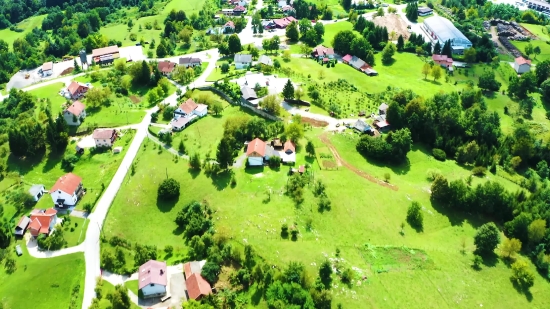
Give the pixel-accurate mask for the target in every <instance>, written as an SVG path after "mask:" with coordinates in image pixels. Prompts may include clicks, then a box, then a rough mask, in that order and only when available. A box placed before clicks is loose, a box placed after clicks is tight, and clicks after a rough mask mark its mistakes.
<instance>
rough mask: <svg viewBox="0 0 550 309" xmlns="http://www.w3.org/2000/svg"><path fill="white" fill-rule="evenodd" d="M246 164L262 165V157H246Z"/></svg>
mask: <svg viewBox="0 0 550 309" xmlns="http://www.w3.org/2000/svg"><path fill="white" fill-rule="evenodd" d="M248 164H249V165H250V166H262V165H264V159H263V158H262V157H248Z"/></svg>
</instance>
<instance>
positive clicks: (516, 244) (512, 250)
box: [500, 238, 521, 258]
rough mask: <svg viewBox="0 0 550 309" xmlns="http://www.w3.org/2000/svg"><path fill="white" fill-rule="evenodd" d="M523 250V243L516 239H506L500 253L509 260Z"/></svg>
mask: <svg viewBox="0 0 550 309" xmlns="http://www.w3.org/2000/svg"><path fill="white" fill-rule="evenodd" d="M520 250H521V241H520V240H519V239H516V238H511V239H509V238H506V239H505V240H504V242H503V243H502V246H501V247H500V251H501V252H502V254H504V255H505V256H506V257H507V258H510V257H512V256H513V255H515V254H516V253H518V252H519V251H520Z"/></svg>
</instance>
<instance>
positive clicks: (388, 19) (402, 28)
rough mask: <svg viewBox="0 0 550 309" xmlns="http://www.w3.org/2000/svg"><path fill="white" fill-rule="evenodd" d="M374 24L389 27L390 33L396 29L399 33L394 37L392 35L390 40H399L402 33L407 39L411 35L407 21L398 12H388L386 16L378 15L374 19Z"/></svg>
mask: <svg viewBox="0 0 550 309" xmlns="http://www.w3.org/2000/svg"><path fill="white" fill-rule="evenodd" d="M373 22H374V24H375V25H377V26H379V27H386V28H388V34H390V33H391V32H392V31H395V33H397V35H396V36H395V37H394V38H391V37H390V40H397V38H398V37H399V35H402V36H403V38H404V39H405V40H407V39H408V38H409V36H410V33H409V31H408V30H407V23H406V22H405V21H404V20H403V18H401V16H400V15H397V14H386V15H384V16H376V17H375V18H374V20H373Z"/></svg>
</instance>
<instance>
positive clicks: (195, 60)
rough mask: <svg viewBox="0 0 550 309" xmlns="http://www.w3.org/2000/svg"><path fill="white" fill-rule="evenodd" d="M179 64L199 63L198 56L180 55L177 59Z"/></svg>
mask: <svg viewBox="0 0 550 309" xmlns="http://www.w3.org/2000/svg"><path fill="white" fill-rule="evenodd" d="M179 63H180V64H188V63H201V59H200V58H193V57H182V58H180V59H179Z"/></svg>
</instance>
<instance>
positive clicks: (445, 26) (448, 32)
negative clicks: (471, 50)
mask: <svg viewBox="0 0 550 309" xmlns="http://www.w3.org/2000/svg"><path fill="white" fill-rule="evenodd" d="M424 25H426V26H427V27H428V28H429V29H431V30H432V31H433V32H435V34H436V35H437V36H438V37H439V39H440V40H441V41H443V42H446V41H448V40H451V42H454V43H455V44H472V42H470V40H468V38H466V36H464V34H463V33H462V32H460V30H458V29H457V28H456V27H455V26H454V25H453V23H451V21H449V20H448V19H446V18H443V17H441V16H432V17H429V18H426V19H424Z"/></svg>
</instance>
